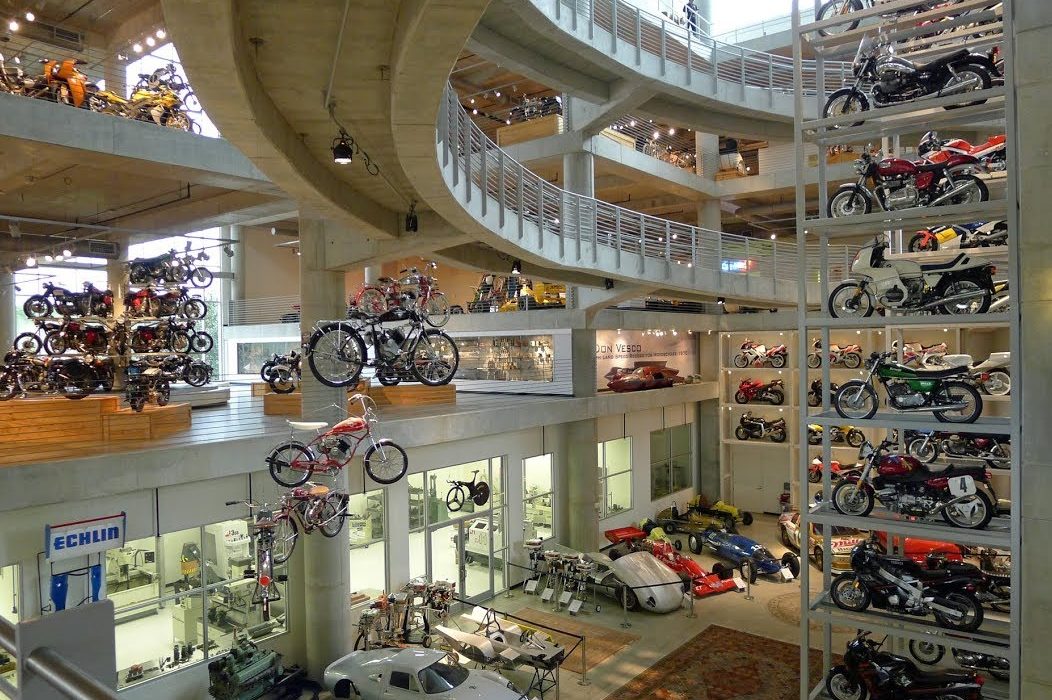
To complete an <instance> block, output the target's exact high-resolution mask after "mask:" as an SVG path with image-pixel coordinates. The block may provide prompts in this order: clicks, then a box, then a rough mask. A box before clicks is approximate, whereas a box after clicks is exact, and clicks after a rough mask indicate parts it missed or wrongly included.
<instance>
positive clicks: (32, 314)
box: [22, 294, 52, 318]
mask: <svg viewBox="0 0 1052 700" xmlns="http://www.w3.org/2000/svg"><path fill="white" fill-rule="evenodd" d="M22 311H23V312H24V313H25V315H26V316H27V317H28V318H44V317H45V316H50V315H51V311H52V306H51V302H50V301H48V300H47V297H45V296H43V295H41V294H34V295H33V296H31V297H29V298H28V299H26V303H24V304H22Z"/></svg>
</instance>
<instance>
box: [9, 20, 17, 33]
mask: <svg viewBox="0 0 1052 700" xmlns="http://www.w3.org/2000/svg"><path fill="white" fill-rule="evenodd" d="M7 28H8V29H10V30H11V31H13V32H17V31H18V20H14V19H13V20H11V21H10V22H8V23H7Z"/></svg>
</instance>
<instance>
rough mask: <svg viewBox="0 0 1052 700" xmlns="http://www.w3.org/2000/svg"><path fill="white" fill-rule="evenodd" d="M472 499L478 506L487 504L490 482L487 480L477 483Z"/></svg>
mask: <svg viewBox="0 0 1052 700" xmlns="http://www.w3.org/2000/svg"><path fill="white" fill-rule="evenodd" d="M471 500H472V501H473V502H474V504H475V505H477V506H484V505H486V501H488V500H489V484H487V483H486V482H485V481H480V482H478V483H477V484H475V493H473V494H472V495H471Z"/></svg>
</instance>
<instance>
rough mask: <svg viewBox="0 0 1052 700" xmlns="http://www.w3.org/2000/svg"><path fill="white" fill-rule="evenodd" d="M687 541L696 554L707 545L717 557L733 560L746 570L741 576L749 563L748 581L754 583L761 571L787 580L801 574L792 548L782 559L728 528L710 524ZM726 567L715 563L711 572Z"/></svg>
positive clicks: (741, 568)
mask: <svg viewBox="0 0 1052 700" xmlns="http://www.w3.org/2000/svg"><path fill="white" fill-rule="evenodd" d="M687 541H688V544H689V545H690V551H692V552H694V553H695V554H701V552H702V551H703V550H704V548H705V547H708V548H709V549H711V550H712V552H713V553H714V554H715V555H716V556H717V557H720V558H721V559H726V560H727V561H729V562H731V564H733V565H734V567H735V568H737V569H738V570H739V571H740V572H741V573H742V574H743V575H742V578H746V576H745V575H744V574H745V572H744V571H743V569H744V564H746V563H748V565H749V575H748V579H749V583H755V582H756V578H757V577H758V576H760V575H761V574H762V575H764V576H778V577H779V578H781V579H783V580H786V581H789V580H792V579H794V578H796V577H797V576H799V575H800V557H798V556H796V555H795V554H793V553H792V552H786V553H785V554H783V555H782V557H781V558H780V559H779V558H777V557H775V556H774V555H773V554H771V552H770V550H768V549H767V548H766V547H764V546H763V545H762V544H760V543H759V542H756V541H754V540H750V539H749V538H748V537H744V536H742V535H735V534H732V533H730V532H727V531H726V530H719V529H717V528H709V529H708V530H706V531H705V532H704V533H702V535H701V536H700V537H699V536H696V535H691V536H690V537H689V538H688V540H687ZM723 571H724V567H723V565H722V564H720V563H719V562H717V563H716V565H715V566H713V567H712V572H713V573H715V574H717V575H718V574H721V573H722V572H723Z"/></svg>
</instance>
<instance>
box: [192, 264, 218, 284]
mask: <svg viewBox="0 0 1052 700" xmlns="http://www.w3.org/2000/svg"><path fill="white" fill-rule="evenodd" d="M212 277H213V276H212V271H211V270H209V269H208V268H207V267H195V268H194V271H193V272H191V273H190V284H192V285H194V286H195V287H197V288H198V289H204V288H205V287H207V286H209V285H210V284H212Z"/></svg>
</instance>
